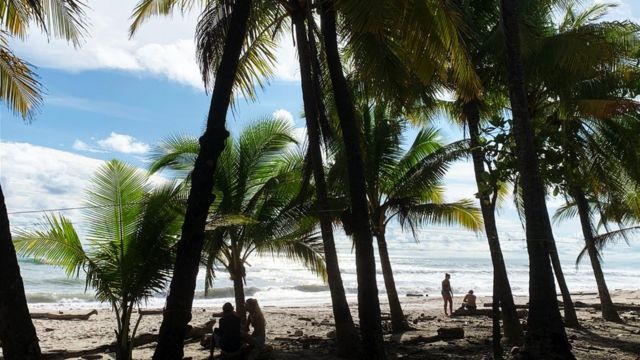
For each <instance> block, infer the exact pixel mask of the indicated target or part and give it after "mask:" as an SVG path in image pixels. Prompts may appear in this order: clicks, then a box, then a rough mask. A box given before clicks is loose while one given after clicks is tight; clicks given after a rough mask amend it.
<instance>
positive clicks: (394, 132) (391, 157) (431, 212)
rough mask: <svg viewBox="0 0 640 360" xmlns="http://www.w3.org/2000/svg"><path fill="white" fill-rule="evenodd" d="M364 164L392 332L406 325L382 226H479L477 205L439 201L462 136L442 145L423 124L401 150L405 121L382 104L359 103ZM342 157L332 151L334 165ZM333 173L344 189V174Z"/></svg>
mask: <svg viewBox="0 0 640 360" xmlns="http://www.w3.org/2000/svg"><path fill="white" fill-rule="evenodd" d="M358 115H359V117H360V118H361V119H362V125H363V129H362V138H363V139H364V144H363V145H364V149H363V152H364V166H365V171H366V178H367V199H368V204H369V205H368V207H369V212H370V216H371V228H372V229H373V234H374V235H375V237H376V240H377V243H378V251H379V255H380V264H381V267H382V274H383V277H384V283H385V288H386V291H387V297H388V300H389V308H390V310H391V323H392V327H393V331H394V332H401V331H404V330H406V329H407V328H408V324H407V322H406V319H405V317H404V314H403V311H402V307H401V305H400V299H399V297H398V293H397V289H396V285H395V280H394V278H393V271H392V267H391V261H390V259H389V252H388V250H387V241H386V236H385V233H386V228H387V225H388V224H389V223H390V222H391V221H394V220H397V221H399V223H400V224H401V225H402V226H403V227H404V228H409V229H411V230H412V232H413V234H414V236H415V234H416V233H415V231H416V229H417V228H418V227H419V226H422V225H424V224H429V223H431V224H433V223H442V224H447V225H453V224H461V225H462V226H464V227H467V228H469V229H472V230H478V229H479V227H480V226H481V225H482V224H481V221H480V219H479V217H480V214H479V212H478V209H477V208H476V207H474V206H473V205H472V202H471V201H470V200H460V201H456V202H452V203H446V202H444V200H443V199H444V193H443V192H444V187H443V178H444V176H445V174H446V171H447V168H448V167H449V165H450V164H451V163H452V162H454V161H456V160H458V159H460V158H462V157H465V156H466V155H467V154H468V147H467V143H466V142H465V141H461V142H456V143H452V144H449V145H446V146H445V145H443V144H442V142H441V140H440V134H439V132H438V131H437V130H434V129H430V128H424V129H422V130H421V131H420V132H418V134H417V135H416V138H415V139H414V140H413V143H412V144H411V146H410V147H409V148H408V149H407V150H406V151H403V150H402V149H403V147H404V146H403V136H402V134H403V132H404V131H405V130H406V124H407V120H406V119H405V118H403V117H400V116H394V115H393V114H392V113H391V111H390V109H389V107H388V105H386V104H380V103H377V104H362V105H361V106H360V109H359V111H358ZM342 160H343V156H340V155H337V159H336V165H335V167H336V168H337V169H344V165H343V164H340V162H341V161H342ZM341 175H342V176H341V177H340V176H339V175H337V174H333V175H332V178H334V179H335V178H338V181H341V182H342V183H341V184H340V185H339V186H337V187H336V188H341V189H344V188H345V185H346V184H345V183H348V181H347V180H346V177H345V174H341Z"/></svg>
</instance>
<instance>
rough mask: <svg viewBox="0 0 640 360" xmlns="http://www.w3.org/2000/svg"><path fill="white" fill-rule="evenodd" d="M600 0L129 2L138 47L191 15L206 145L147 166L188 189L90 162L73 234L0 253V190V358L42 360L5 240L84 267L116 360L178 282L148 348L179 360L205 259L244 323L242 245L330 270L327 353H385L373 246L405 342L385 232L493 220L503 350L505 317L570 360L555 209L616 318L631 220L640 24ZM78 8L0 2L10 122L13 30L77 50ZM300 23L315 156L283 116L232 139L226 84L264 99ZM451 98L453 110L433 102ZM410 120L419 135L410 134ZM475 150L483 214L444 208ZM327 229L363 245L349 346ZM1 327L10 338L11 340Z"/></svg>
mask: <svg viewBox="0 0 640 360" xmlns="http://www.w3.org/2000/svg"><path fill="white" fill-rule="evenodd" d="M612 7H613V5H610V4H606V3H598V4H595V5H593V6H590V7H583V6H581V5H580V3H578V2H574V1H553V0H537V1H533V0H526V1H507V0H502V1H498V0H454V1H444V2H443V1H437V0H407V1H397V0H340V1H338V0H335V1H333V0H324V1H320V0H278V1H271V0H235V1H226V0H204V1H194V0H141V1H139V2H138V5H137V6H136V8H135V9H134V11H133V15H132V19H133V20H132V24H131V27H130V29H129V30H130V35H131V36H133V35H135V33H136V31H137V30H138V29H139V28H140V27H141V26H142V25H143V24H144V22H145V21H146V20H147V19H149V18H150V17H153V16H167V15H171V14H173V13H174V12H176V11H185V10H188V9H192V8H198V9H199V10H200V11H201V16H200V18H199V22H198V26H197V29H196V31H195V34H194V37H195V40H196V48H197V54H196V57H197V61H198V64H199V66H200V70H201V73H202V76H203V81H204V85H205V87H206V88H207V89H210V90H212V94H213V95H212V98H211V104H210V107H209V112H208V116H207V123H206V129H205V131H204V133H203V135H202V136H201V137H200V138H195V137H189V136H173V137H169V138H167V139H166V140H164V141H163V142H162V143H160V144H159V145H158V146H157V147H156V149H155V151H154V154H153V156H152V160H153V163H152V165H151V167H150V172H151V173H154V172H157V171H161V170H168V171H169V172H167V173H168V174H170V175H175V176H176V177H177V178H179V179H180V180H181V181H182V182H181V183H180V184H179V185H174V184H172V183H171V184H169V185H164V186H159V187H156V188H152V187H150V185H149V175H148V174H146V173H143V172H141V171H139V170H136V169H133V168H131V167H129V166H127V165H124V164H122V163H120V162H118V161H117V160H113V161H110V162H108V163H107V164H106V165H105V166H104V167H103V168H101V169H100V170H99V171H98V172H97V174H96V175H95V177H94V178H93V179H92V182H91V187H90V189H89V192H88V196H87V202H88V205H89V206H90V207H89V208H88V209H87V211H86V214H85V215H86V220H87V224H88V232H87V237H86V240H85V241H84V242H83V241H81V239H80V236H79V235H78V233H77V232H76V230H75V229H74V227H73V225H72V224H71V222H70V221H69V220H68V219H66V218H64V217H62V216H60V215H54V214H52V215H50V216H48V217H46V218H45V221H44V224H43V227H42V229H40V230H33V231H23V232H19V233H18V235H19V236H18V238H17V239H16V240H15V242H12V240H11V234H10V232H9V226H8V217H7V214H6V208H5V207H4V198H3V197H2V196H1V195H2V193H1V191H0V197H2V200H3V206H2V207H1V209H2V216H0V221H1V222H2V224H1V225H2V231H3V233H2V234H0V235H1V236H2V237H1V238H0V266H1V267H0V290H2V291H0V295H2V297H0V340H1V341H2V346H3V350H4V356H5V357H7V358H8V359H37V358H40V350H39V347H38V345H37V338H36V334H35V329H34V328H33V325H32V324H31V320H30V318H29V316H28V309H27V307H26V300H25V298H24V289H23V286H22V281H21V279H20V274H19V269H18V266H17V260H16V256H15V250H14V247H13V244H15V245H16V247H17V250H18V252H20V253H22V254H24V255H26V256H30V257H33V258H36V259H39V260H43V261H46V262H48V263H51V264H54V265H57V266H60V267H63V268H64V269H65V270H66V271H67V274H68V275H69V276H80V274H81V273H84V274H85V275H86V281H87V286H91V287H93V288H94V289H95V291H96V296H97V298H98V299H100V300H101V301H105V302H109V303H110V304H111V305H112V307H113V309H114V310H115V312H116V315H117V316H116V318H117V323H118V329H117V331H116V334H117V343H118V347H119V353H118V356H119V358H122V359H128V358H130V357H131V351H132V338H133V337H134V336H135V332H136V328H137V324H135V325H133V328H132V327H131V325H132V324H131V312H132V310H133V309H134V307H136V306H138V305H139V304H140V303H141V302H143V301H144V300H145V299H146V298H147V297H149V296H151V295H153V294H155V293H156V292H159V291H161V290H164V288H165V286H166V284H167V282H169V280H171V284H170V291H169V296H168V298H167V304H166V311H165V313H164V318H163V322H162V326H161V328H160V331H159V339H158V346H157V348H156V350H155V351H156V352H155V355H154V358H156V359H164V358H171V359H174V358H175V359H178V358H182V357H183V344H184V338H185V334H186V329H187V324H188V323H189V321H190V320H191V306H192V303H193V297H194V290H195V282H196V278H197V274H198V270H199V268H201V267H203V268H204V269H205V271H206V280H205V289H206V291H209V290H210V288H211V287H212V286H213V285H214V269H215V268H216V267H218V266H222V267H224V268H225V269H226V270H227V272H228V273H229V276H230V277H231V279H232V280H233V283H234V292H235V298H236V308H237V310H238V311H239V313H240V314H241V315H243V316H244V298H245V296H244V285H245V278H246V277H247V276H250V274H248V271H247V263H248V259H249V257H250V256H251V255H252V254H280V255H284V256H285V257H288V258H291V259H294V260H297V261H300V262H302V263H303V264H304V265H305V266H307V267H308V268H309V269H310V270H312V271H313V272H315V273H317V274H319V275H320V276H322V277H323V278H325V279H326V280H327V282H328V284H329V288H330V290H331V299H332V304H333V310H334V316H335V326H336V338H337V339H336V340H337V341H336V346H337V351H338V352H339V353H340V354H342V355H349V356H359V357H361V358H366V359H376V360H377V359H386V358H387V354H386V353H385V347H384V338H383V327H382V324H381V323H382V322H381V313H380V303H379V297H378V288H377V282H376V262H375V256H376V254H375V252H374V246H373V245H374V244H373V238H374V237H375V238H376V241H377V245H378V251H379V254H378V257H379V260H380V262H381V264H382V274H383V277H384V282H385V287H386V293H387V296H388V300H389V304H390V308H391V318H392V326H393V330H394V331H395V332H399V331H403V330H405V329H406V328H407V323H406V319H405V317H404V314H403V310H402V307H401V304H400V300H399V296H398V293H397V289H396V287H395V281H394V275H393V270H392V263H391V261H390V256H389V253H388V250H387V240H386V237H385V233H386V228H387V226H388V224H389V223H390V222H391V221H397V222H398V223H399V224H400V225H401V226H402V227H403V228H405V229H406V228H408V229H410V230H411V231H413V232H414V234H415V232H416V231H417V229H418V228H419V227H422V226H427V225H430V224H446V225H456V226H461V227H464V228H467V229H471V230H474V231H478V230H479V229H480V228H482V227H484V230H485V232H486V236H487V240H488V243H489V248H490V251H491V259H492V264H493V269H494V283H493V287H494V293H493V297H494V301H493V304H494V318H493V322H494V327H493V332H494V334H493V351H494V356H495V358H501V357H502V348H501V346H502V345H501V342H500V338H501V336H502V329H501V321H502V324H503V326H504V336H505V337H506V338H507V340H509V342H510V343H513V344H517V345H521V344H524V348H523V351H522V354H524V356H526V357H527V358H531V359H553V358H563V359H571V358H573V355H572V353H571V347H570V345H569V341H568V339H567V336H566V331H565V326H578V325H579V324H578V320H577V317H576V314H575V309H573V305H572V304H573V302H572V301H571V296H570V293H569V289H568V284H566V282H565V280H564V276H563V274H562V268H561V266H560V260H559V257H558V254H557V250H556V244H555V239H554V234H553V228H552V224H551V221H550V217H549V214H548V209H547V206H546V201H547V199H548V198H549V197H550V196H562V197H563V198H564V199H565V200H566V201H565V203H566V204H565V206H563V207H562V208H561V209H560V210H558V212H557V213H556V215H555V218H556V220H569V219H572V218H576V217H577V219H578V221H579V223H580V225H581V228H582V234H583V237H584V249H583V251H582V252H581V253H580V254H578V261H579V260H580V259H581V258H583V257H585V256H588V258H589V260H590V264H591V266H592V269H593V271H594V275H595V282H596V284H597V288H598V292H599V298H600V302H601V305H602V316H603V318H604V319H605V320H608V321H616V322H617V321H621V320H620V317H619V314H618V312H617V311H616V308H615V306H614V303H613V302H612V301H611V296H610V294H609V290H608V288H607V284H606V281H605V278H604V273H603V270H602V264H601V257H602V249H603V248H604V247H605V246H607V245H612V244H615V243H617V242H620V241H621V240H622V241H629V239H630V237H631V236H633V235H634V234H635V233H636V232H637V230H638V229H640V225H639V222H640V205H639V204H640V190H639V189H640V170H638V169H640V140H639V139H638V136H637V134H638V131H639V130H640V121H639V119H640V102H639V101H638V95H639V94H640V67H639V66H638V64H640V25H638V24H635V23H633V22H631V21H607V20H605V19H606V17H605V16H606V15H607V13H608V11H609V10H610V9H611V8H612ZM82 18H83V7H82V5H81V4H80V3H78V2H76V1H72V0H43V1H37V0H13V1H8V0H7V1H3V0H0V26H1V28H0V101H2V102H3V103H5V104H6V105H7V107H8V108H9V109H10V110H11V111H13V112H14V113H16V114H18V115H19V116H21V117H22V118H23V119H26V120H29V119H31V118H32V117H33V116H34V114H35V112H36V110H37V109H38V105H39V104H40V102H41V95H40V94H41V91H42V88H41V84H40V83H39V82H38V80H37V77H36V76H35V73H34V71H33V68H32V67H31V66H30V65H29V64H27V63H26V62H24V61H23V60H21V59H20V58H18V57H17V56H16V55H15V54H14V53H13V52H12V51H11V49H10V48H9V43H10V42H9V39H10V37H17V38H24V36H26V34H27V29H28V25H29V24H31V23H36V24H37V25H39V26H40V28H41V29H43V30H45V31H46V32H47V33H48V34H52V35H53V36H57V37H61V38H64V39H67V40H69V41H71V42H72V43H73V44H74V45H79V43H80V40H81V38H82V33H83V29H84V23H83V20H82ZM318 20H319V23H318ZM290 29H293V32H294V36H295V40H296V47H297V51H298V54H297V55H298V60H299V65H300V73H301V82H300V84H301V90H302V94H303V102H304V112H305V114H304V116H305V121H306V126H307V130H308V136H307V139H306V146H302V144H297V143H296V140H295V139H294V137H293V133H292V132H293V129H292V127H291V124H288V123H286V122H285V121H283V120H280V119H263V120H260V121H257V122H255V123H254V124H252V125H250V126H248V127H247V128H245V129H244V130H243V131H242V133H240V134H239V135H238V136H237V137H235V138H230V137H229V133H228V132H227V130H226V116H227V111H228V108H229V106H230V104H231V103H232V102H233V94H235V93H242V94H243V95H245V96H246V97H247V98H248V99H250V100H253V99H255V98H256V96H257V92H256V88H257V87H261V86H263V85H264V84H266V82H267V81H268V79H269V77H270V76H271V75H272V74H273V72H274V68H275V65H276V54H277V51H278V48H277V45H278V40H279V39H280V38H281V36H283V34H285V33H287V32H289V31H290ZM221 74H222V76H219V75H221ZM443 93H445V94H452V95H453V99H454V100H453V101H449V102H448V101H444V100H442V97H443V96H442V95H441V94H443ZM443 114H444V115H445V116H446V117H449V118H450V119H452V120H454V121H455V122H456V123H458V124H461V125H462V126H463V127H464V128H465V129H467V130H468V139H450V140H451V141H453V142H451V143H446V142H445V141H444V140H443V139H442V138H441V136H440V133H439V132H438V130H437V129H435V128H434V127H433V124H432V123H431V119H432V118H433V117H434V116H441V115H443ZM410 126H413V127H415V128H416V129H417V136H416V138H415V139H414V140H413V142H412V143H411V144H404V138H405V135H406V131H407V129H408V128H409V127H410ZM176 130H179V129H176ZM465 134H466V132H465ZM469 156H470V157H471V160H472V163H473V167H474V174H475V180H476V184H477V189H478V192H477V193H476V197H477V199H478V202H479V208H478V207H477V206H476V204H475V203H474V202H473V201H471V200H466V199H462V200H458V201H454V202H445V199H444V195H443V186H444V177H445V175H446V172H447V170H448V168H449V166H450V165H451V164H452V163H453V162H455V161H458V160H460V159H464V158H467V157H469ZM509 187H512V188H513V189H514V197H515V199H514V200H515V203H516V205H517V207H518V209H519V211H520V215H521V219H522V221H523V224H524V225H525V229H526V239H527V251H528V255H529V264H530V277H529V286H530V291H529V297H530V299H529V301H530V305H529V314H528V320H527V332H526V336H525V337H524V338H523V331H522V329H521V325H520V322H519V320H518V318H517V314H516V311H515V306H514V302H513V295H512V293H511V287H510V283H509V279H508V276H507V268H506V265H505V262H504V259H503V256H502V251H501V248H500V239H499V237H498V227H497V222H496V208H497V206H498V205H499V201H500V200H501V199H504V198H505V197H506V191H505V189H507V188H509ZM0 190H1V189H0ZM187 194H188V196H187ZM330 204H331V205H334V204H338V205H339V206H338V207H339V208H340V209H339V211H340V212H342V213H341V214H338V212H339V211H338V210H336V207H333V209H332V206H330ZM5 223H6V226H5ZM337 224H340V225H342V227H343V228H344V230H345V232H346V233H347V234H348V235H350V236H351V238H352V240H353V245H354V251H355V258H356V260H355V261H356V273H357V274H356V275H357V282H358V315H359V320H360V321H359V336H358V335H357V334H356V333H355V331H354V329H355V327H354V324H353V319H352V317H351V313H350V310H349V306H348V304H347V302H346V297H345V292H344V286H343V284H342V278H341V274H340V268H339V266H338V261H337V254H336V251H335V244H334V239H333V230H334V226H336V225H337ZM150 254H152V256H150ZM554 276H555V279H557V282H558V284H559V286H560V288H561V291H562V295H563V301H564V319H563V318H562V316H561V313H560V309H559V307H558V302H557V298H556V290H555V282H554ZM5 284H7V285H5ZM5 286H6V287H7V289H10V290H11V293H10V294H9V291H7V290H5V289H4V288H3V287H5ZM16 289H17V290H16ZM5 293H6V294H9V295H4V294H5ZM501 314H502V316H500V315H501ZM11 329H20V331H16V332H15V333H16V334H18V335H19V336H15V335H14V333H13V332H12V331H10V330H11Z"/></svg>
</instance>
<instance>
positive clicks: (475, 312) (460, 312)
mask: <svg viewBox="0 0 640 360" xmlns="http://www.w3.org/2000/svg"><path fill="white" fill-rule="evenodd" d="M517 313H518V317H526V316H527V314H528V311H527V310H524V309H520V310H517ZM458 316H493V310H492V309H476V310H465V309H457V310H454V311H453V313H452V314H451V317H458Z"/></svg>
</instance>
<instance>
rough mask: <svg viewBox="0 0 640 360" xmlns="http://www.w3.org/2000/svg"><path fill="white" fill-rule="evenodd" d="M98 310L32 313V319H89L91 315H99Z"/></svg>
mask: <svg viewBox="0 0 640 360" xmlns="http://www.w3.org/2000/svg"><path fill="white" fill-rule="evenodd" d="M97 314H98V310H95V309H94V310H91V311H89V312H88V313H86V314H61V313H58V314H56V313H31V318H32V319H44V320H89V318H90V317H91V315H97Z"/></svg>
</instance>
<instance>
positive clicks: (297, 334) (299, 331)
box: [293, 329, 304, 336]
mask: <svg viewBox="0 0 640 360" xmlns="http://www.w3.org/2000/svg"><path fill="white" fill-rule="evenodd" d="M302 335H304V332H303V331H302V330H299V329H298V330H296V331H294V332H293V336H302Z"/></svg>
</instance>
